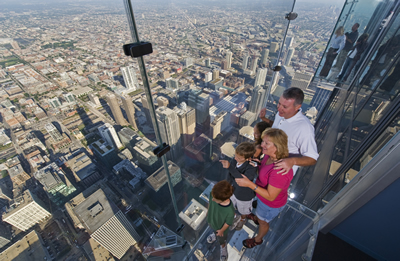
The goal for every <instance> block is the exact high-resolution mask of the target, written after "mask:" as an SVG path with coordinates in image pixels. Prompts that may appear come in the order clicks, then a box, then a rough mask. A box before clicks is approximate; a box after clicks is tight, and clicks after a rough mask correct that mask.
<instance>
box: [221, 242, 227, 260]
mask: <svg viewBox="0 0 400 261" xmlns="http://www.w3.org/2000/svg"><path fill="white" fill-rule="evenodd" d="M227 260H228V248H227V245H225V247H221V250H220V261H227Z"/></svg>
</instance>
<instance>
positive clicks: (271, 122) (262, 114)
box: [260, 108, 274, 126]
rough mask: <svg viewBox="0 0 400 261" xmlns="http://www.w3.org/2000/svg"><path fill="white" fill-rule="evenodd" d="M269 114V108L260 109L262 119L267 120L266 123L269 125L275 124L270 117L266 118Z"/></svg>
mask: <svg viewBox="0 0 400 261" xmlns="http://www.w3.org/2000/svg"><path fill="white" fill-rule="evenodd" d="M266 114H267V108H263V109H261V111H260V119H261V120H262V121H265V122H266V123H268V124H269V125H271V126H272V125H273V124H274V122H273V121H271V120H270V119H267V118H265V115H266Z"/></svg>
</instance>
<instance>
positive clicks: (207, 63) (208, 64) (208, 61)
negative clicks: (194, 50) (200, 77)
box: [205, 58, 211, 68]
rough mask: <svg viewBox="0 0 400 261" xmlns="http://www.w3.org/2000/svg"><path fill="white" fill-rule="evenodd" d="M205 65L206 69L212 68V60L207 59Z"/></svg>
mask: <svg viewBox="0 0 400 261" xmlns="http://www.w3.org/2000/svg"><path fill="white" fill-rule="evenodd" d="M205 63H206V67H208V68H210V67H211V59H210V58H206V60H205Z"/></svg>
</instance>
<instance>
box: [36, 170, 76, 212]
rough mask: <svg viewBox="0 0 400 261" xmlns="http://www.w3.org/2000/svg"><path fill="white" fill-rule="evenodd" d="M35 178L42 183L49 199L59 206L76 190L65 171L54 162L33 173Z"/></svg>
mask: <svg viewBox="0 0 400 261" xmlns="http://www.w3.org/2000/svg"><path fill="white" fill-rule="evenodd" d="M33 176H34V177H35V179H36V180H37V181H39V182H40V183H41V184H42V185H43V189H44V190H45V191H46V192H47V195H48V196H49V198H50V200H51V201H53V202H54V203H56V204H57V205H58V206H61V205H62V204H64V203H65V200H66V199H67V198H68V197H69V196H70V195H71V194H73V193H74V192H75V191H76V188H75V187H74V186H73V185H72V183H71V182H70V181H69V180H68V178H67V176H66V175H65V173H64V172H63V171H62V169H61V168H59V167H58V166H57V164H56V163H54V162H53V163H51V164H49V165H47V166H46V167H44V168H42V169H39V170H38V171H37V172H35V173H34V174H33Z"/></svg>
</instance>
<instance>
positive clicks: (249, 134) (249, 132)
mask: <svg viewBox="0 0 400 261" xmlns="http://www.w3.org/2000/svg"><path fill="white" fill-rule="evenodd" d="M239 135H242V136H244V137H246V138H248V139H250V140H254V128H253V127H251V126H244V127H242V128H241V129H240V130H239Z"/></svg>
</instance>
